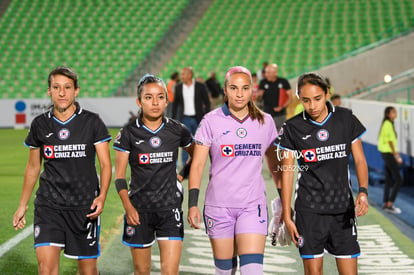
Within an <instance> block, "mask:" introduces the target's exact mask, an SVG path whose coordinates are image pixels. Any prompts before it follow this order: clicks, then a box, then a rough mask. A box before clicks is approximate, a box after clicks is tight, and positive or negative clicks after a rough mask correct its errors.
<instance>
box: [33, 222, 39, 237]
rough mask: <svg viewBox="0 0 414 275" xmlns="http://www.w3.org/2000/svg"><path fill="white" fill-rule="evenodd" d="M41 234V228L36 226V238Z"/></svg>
mask: <svg viewBox="0 0 414 275" xmlns="http://www.w3.org/2000/svg"><path fill="white" fill-rule="evenodd" d="M39 234H40V226H38V225H36V226H35V228H34V237H35V238H37V237H38V236H39Z"/></svg>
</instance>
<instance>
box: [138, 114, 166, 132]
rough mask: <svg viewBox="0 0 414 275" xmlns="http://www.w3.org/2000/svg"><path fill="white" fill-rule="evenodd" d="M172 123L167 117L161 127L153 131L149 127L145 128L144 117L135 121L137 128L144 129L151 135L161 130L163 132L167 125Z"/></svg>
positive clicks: (139, 116) (163, 119) (164, 117)
mask: <svg viewBox="0 0 414 275" xmlns="http://www.w3.org/2000/svg"><path fill="white" fill-rule="evenodd" d="M169 121H170V119H169V118H168V117H166V116H163V117H162V122H161V125H160V127H158V129H157V130H155V131H152V130H151V129H149V128H148V127H146V126H145V124H144V122H142V115H138V117H137V119H136V120H135V125H136V126H137V128H141V127H142V128H144V129H145V130H147V131H149V132H151V133H157V132H158V131H159V130H161V129H162V128H163V127H164V126H165V124H167V123H168V122H169Z"/></svg>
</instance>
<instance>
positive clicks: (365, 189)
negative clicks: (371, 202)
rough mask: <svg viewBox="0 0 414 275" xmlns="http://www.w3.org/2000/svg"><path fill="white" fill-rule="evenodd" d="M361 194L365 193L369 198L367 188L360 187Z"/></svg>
mask: <svg viewBox="0 0 414 275" xmlns="http://www.w3.org/2000/svg"><path fill="white" fill-rule="evenodd" d="M359 193H364V194H365V195H367V197H368V189H367V188H365V187H359Z"/></svg>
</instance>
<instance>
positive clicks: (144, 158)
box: [138, 153, 150, 164]
mask: <svg viewBox="0 0 414 275" xmlns="http://www.w3.org/2000/svg"><path fill="white" fill-rule="evenodd" d="M138 159H139V164H149V163H150V157H149V154H148V153H146V154H139V155H138Z"/></svg>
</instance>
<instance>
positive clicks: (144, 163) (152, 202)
mask: <svg viewBox="0 0 414 275" xmlns="http://www.w3.org/2000/svg"><path fill="white" fill-rule="evenodd" d="M192 139H193V138H192V135H191V133H190V131H189V130H188V129H187V128H186V127H185V126H184V125H183V124H181V123H180V122H178V121H176V120H174V119H170V118H164V119H163V122H162V124H161V126H160V127H159V128H158V129H157V130H156V131H152V130H150V129H149V128H147V127H146V126H145V125H144V124H143V123H142V120H141V119H140V118H138V119H136V121H133V122H131V123H129V124H128V125H127V126H126V127H124V128H122V129H121V130H120V131H119V133H118V135H117V137H116V139H115V141H114V146H113V147H114V149H115V150H119V151H123V152H127V153H129V165H130V167H131V183H130V190H129V197H130V200H131V202H132V204H133V205H134V206H135V207H136V209H137V210H138V211H141V212H142V211H145V212H151V211H158V210H167V209H170V208H172V207H174V208H176V207H181V202H182V190H180V187H179V186H177V172H176V162H177V157H178V148H179V147H180V146H181V147H186V146H189V145H190V144H191V142H192Z"/></svg>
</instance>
